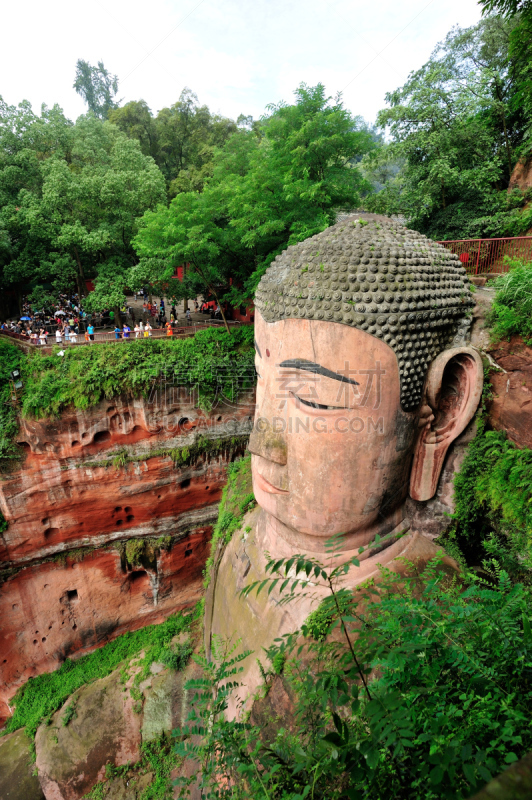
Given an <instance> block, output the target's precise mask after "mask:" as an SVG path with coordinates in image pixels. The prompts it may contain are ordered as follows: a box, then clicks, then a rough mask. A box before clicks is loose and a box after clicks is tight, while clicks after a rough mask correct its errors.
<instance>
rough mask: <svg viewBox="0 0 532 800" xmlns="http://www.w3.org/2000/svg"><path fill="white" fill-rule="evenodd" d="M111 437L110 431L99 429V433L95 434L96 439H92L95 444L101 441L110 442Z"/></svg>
mask: <svg viewBox="0 0 532 800" xmlns="http://www.w3.org/2000/svg"><path fill="white" fill-rule="evenodd" d="M110 438H111V433H110V432H109V431H98V433H95V434H94V439H93V440H92V441H93V442H94V444H99V443H100V442H108V441H109V439H110Z"/></svg>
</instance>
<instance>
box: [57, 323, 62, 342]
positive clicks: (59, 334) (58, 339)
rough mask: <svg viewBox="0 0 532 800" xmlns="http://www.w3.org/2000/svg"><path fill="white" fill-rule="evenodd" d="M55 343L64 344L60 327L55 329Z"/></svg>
mask: <svg viewBox="0 0 532 800" xmlns="http://www.w3.org/2000/svg"><path fill="white" fill-rule="evenodd" d="M55 341H56V344H63V337H62V336H61V328H60V327H59V325H58V326H57V328H56V329H55Z"/></svg>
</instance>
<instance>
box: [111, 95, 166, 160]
mask: <svg viewBox="0 0 532 800" xmlns="http://www.w3.org/2000/svg"><path fill="white" fill-rule="evenodd" d="M109 122H112V123H113V125H117V126H118V127H119V128H120V130H121V131H123V133H125V134H126V135H127V136H129V138H130V139H136V140H137V141H138V143H139V144H140V149H141V150H142V152H143V153H144V155H145V156H151V157H152V158H153V159H155V161H156V162H157V163H159V143H158V142H159V137H158V134H157V130H156V126H155V121H154V118H153V116H152V113H151V111H150V109H149V107H148V104H147V103H146V102H145V101H144V100H132V101H131V102H129V103H126V104H125V105H124V106H121V107H120V108H114V109H112V110H111V111H110V112H109Z"/></svg>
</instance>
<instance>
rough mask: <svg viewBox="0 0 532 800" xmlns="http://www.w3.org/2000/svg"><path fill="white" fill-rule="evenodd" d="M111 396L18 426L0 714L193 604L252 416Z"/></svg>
mask: <svg viewBox="0 0 532 800" xmlns="http://www.w3.org/2000/svg"><path fill="white" fill-rule="evenodd" d="M157 400H158V398H155V402H153V403H149V402H147V401H144V400H142V399H139V400H133V401H125V400H119V399H115V400H114V401H113V402H112V403H109V402H105V403H101V404H99V405H98V406H95V407H93V408H91V409H90V410H89V411H75V410H72V411H69V412H67V413H65V414H63V415H62V416H61V418H60V419H57V420H49V419H47V420H42V421H31V420H22V421H21V432H20V443H21V446H22V447H23V448H24V450H25V458H24V460H23V461H22V462H21V464H20V468H19V469H18V470H16V471H14V472H12V473H10V474H8V475H5V476H3V479H2V481H1V482H0V510H1V511H2V513H3V515H4V517H5V519H6V521H7V523H8V527H7V529H6V530H5V531H4V532H3V533H2V534H1V536H0V618H1V620H2V623H1V626H0V654H1V655H0V717H1V716H7V715H8V714H9V699H10V698H11V697H12V696H13V694H14V693H15V691H16V689H17V688H18V687H19V686H20V685H21V684H22V683H24V682H25V681H26V680H27V679H28V678H29V677H31V676H33V675H37V674H39V673H41V672H43V671H51V670H53V669H56V668H57V667H58V666H59V665H60V664H61V663H62V661H63V660H64V659H65V658H66V657H67V656H72V655H75V654H76V653H82V652H86V651H87V650H88V649H91V648H94V647H97V646H98V645H101V644H103V643H105V642H106V641H108V640H109V639H110V638H112V637H114V636H116V635H118V634H120V633H124V632H125V631H127V630H133V629H135V628H139V627H142V626H144V625H146V624H149V623H153V622H157V621H161V620H163V619H164V618H165V617H166V616H168V615H169V614H171V613H172V612H174V611H176V610H177V609H179V608H183V607H184V606H186V605H189V604H191V603H194V602H195V601H196V600H197V599H198V598H199V596H200V593H201V582H202V571H203V566H204V563H205V559H206V557H207V553H208V542H209V538H210V534H211V530H212V524H213V522H214V520H215V519H216V515H217V507H218V502H219V499H220V495H221V490H222V487H223V485H224V484H225V481H226V474H225V473H226V467H227V464H228V463H229V462H230V461H231V460H233V459H234V458H236V457H238V456H240V455H241V454H242V453H243V452H244V449H245V445H246V437H247V435H248V434H249V430H250V427H251V420H252V416H253V409H254V405H253V403H254V396H253V393H250V394H249V395H248V396H246V397H245V398H241V399H240V403H239V405H238V406H236V407H229V406H226V405H223V406H222V405H219V406H217V407H216V408H215V409H214V410H213V411H212V412H211V413H210V414H206V413H203V412H201V411H200V410H199V409H198V408H197V407H195V404H194V398H191V397H190V396H187V395H184V394H182V395H181V396H180V397H179V398H177V401H176V402H172V403H166V402H161V401H160V398H159V402H157Z"/></svg>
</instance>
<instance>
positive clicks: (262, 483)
mask: <svg viewBox="0 0 532 800" xmlns="http://www.w3.org/2000/svg"><path fill="white" fill-rule="evenodd" d="M255 482H256V484H257V486H258V488H259V489H262V491H263V492H268V494H288V492H286V491H285V490H284V489H279V488H278V487H277V486H273V484H271V483H269V482H268V481H267V480H266V478H265V477H264V475H261V474H260V472H258V470H256V471H255Z"/></svg>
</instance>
